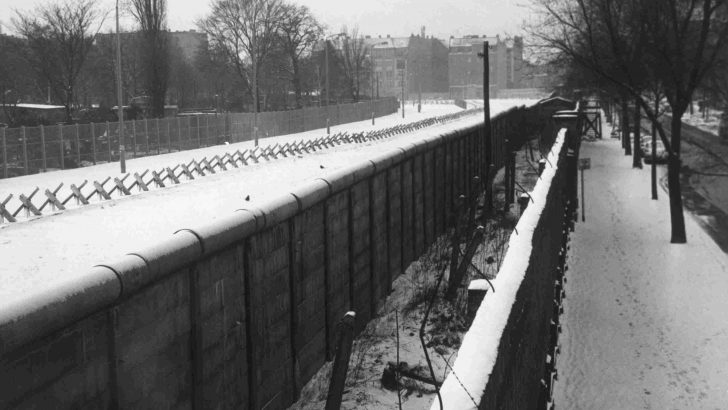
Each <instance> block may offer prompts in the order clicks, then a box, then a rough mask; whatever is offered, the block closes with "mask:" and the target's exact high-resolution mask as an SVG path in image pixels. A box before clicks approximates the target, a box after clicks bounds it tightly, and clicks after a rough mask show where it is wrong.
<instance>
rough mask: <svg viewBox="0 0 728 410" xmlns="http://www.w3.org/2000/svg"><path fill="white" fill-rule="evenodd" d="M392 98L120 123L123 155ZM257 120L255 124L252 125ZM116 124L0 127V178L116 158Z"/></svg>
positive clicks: (375, 109)
mask: <svg viewBox="0 0 728 410" xmlns="http://www.w3.org/2000/svg"><path fill="white" fill-rule="evenodd" d="M396 110H397V101H396V100H395V99H394V98H386V99H381V100H375V101H371V102H360V103H352V104H342V105H333V106H328V107H308V108H302V109H299V110H290V111H274V112H263V113H258V114H257V118H256V115H255V114H253V113H229V114H204V115H189V116H177V117H174V118H161V119H159V118H152V119H142V120H130V121H125V122H124V123H123V126H124V132H123V134H124V141H123V143H124V144H123V145H124V147H125V151H126V152H125V155H126V157H127V158H138V157H144V156H149V155H159V154H164V153H169V152H175V151H184V150H190V149H196V148H201V147H207V146H211V145H219V144H223V143H225V142H231V143H232V142H240V141H249V140H252V139H255V138H256V137H257V138H263V137H266V136H276V135H285V134H292V133H297V132H303V131H308V130H313V129H317V128H324V127H326V125H327V122H328V125H337V124H343V123H348V122H354V121H362V120H366V119H369V118H371V117H372V115H374V116H383V115H388V114H391V113H392V112H395V111H396ZM256 125H257V126H256ZM119 131H120V130H119V123H118V122H105V123H89V124H71V125H52V126H42V125H41V126H38V127H20V128H0V161H2V162H0V178H10V177H15V176H20V175H29V174H35V173H39V172H48V171H53V170H59V169H68V168H78V167H83V166H88V165H95V164H99V163H105V162H111V161H118V160H119V135H120V132H119Z"/></svg>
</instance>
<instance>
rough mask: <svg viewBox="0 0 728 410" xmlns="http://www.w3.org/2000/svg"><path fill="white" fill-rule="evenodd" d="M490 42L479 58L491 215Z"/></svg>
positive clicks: (487, 184) (486, 189)
mask: <svg viewBox="0 0 728 410" xmlns="http://www.w3.org/2000/svg"><path fill="white" fill-rule="evenodd" d="M488 49H489V47H488V42H487V41H484V42H483V52H482V53H478V57H481V58H482V59H483V120H484V122H485V125H484V127H483V128H484V129H483V145H485V150H484V151H485V209H486V213H489V212H490V211H491V210H492V209H493V185H492V184H493V183H492V181H491V178H492V176H491V166H492V162H493V160H492V152H491V149H492V146H491V125H490V56H489V55H488Z"/></svg>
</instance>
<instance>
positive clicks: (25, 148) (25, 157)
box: [20, 127, 28, 175]
mask: <svg viewBox="0 0 728 410" xmlns="http://www.w3.org/2000/svg"><path fill="white" fill-rule="evenodd" d="M20 132H21V135H22V137H23V170H24V171H25V175H28V139H27V138H26V136H25V127H20Z"/></svg>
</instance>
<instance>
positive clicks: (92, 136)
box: [91, 122, 96, 165]
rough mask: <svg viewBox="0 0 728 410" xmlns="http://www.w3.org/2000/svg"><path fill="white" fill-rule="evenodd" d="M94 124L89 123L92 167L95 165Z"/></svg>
mask: <svg viewBox="0 0 728 410" xmlns="http://www.w3.org/2000/svg"><path fill="white" fill-rule="evenodd" d="M95 128H96V127H94V123H93V122H92V123H91V151H92V154H91V155H92V158H93V161H94V165H96V132H95Z"/></svg>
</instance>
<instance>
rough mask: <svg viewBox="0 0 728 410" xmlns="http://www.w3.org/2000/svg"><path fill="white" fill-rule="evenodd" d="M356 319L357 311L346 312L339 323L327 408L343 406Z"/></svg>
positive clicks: (329, 409) (332, 409) (337, 408)
mask: <svg viewBox="0 0 728 410" xmlns="http://www.w3.org/2000/svg"><path fill="white" fill-rule="evenodd" d="M355 319H356V313H355V312H346V314H345V315H344V317H343V318H342V319H341V322H339V324H338V325H337V328H338V331H337V337H336V357H335V358H334V366H333V369H332V370H331V380H330V381H329V393H328V395H327V396H326V410H339V409H340V408H341V397H342V396H343V394H344V382H346V372H347V371H348V370H349V358H350V357H351V345H352V343H353V341H354V321H355Z"/></svg>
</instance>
